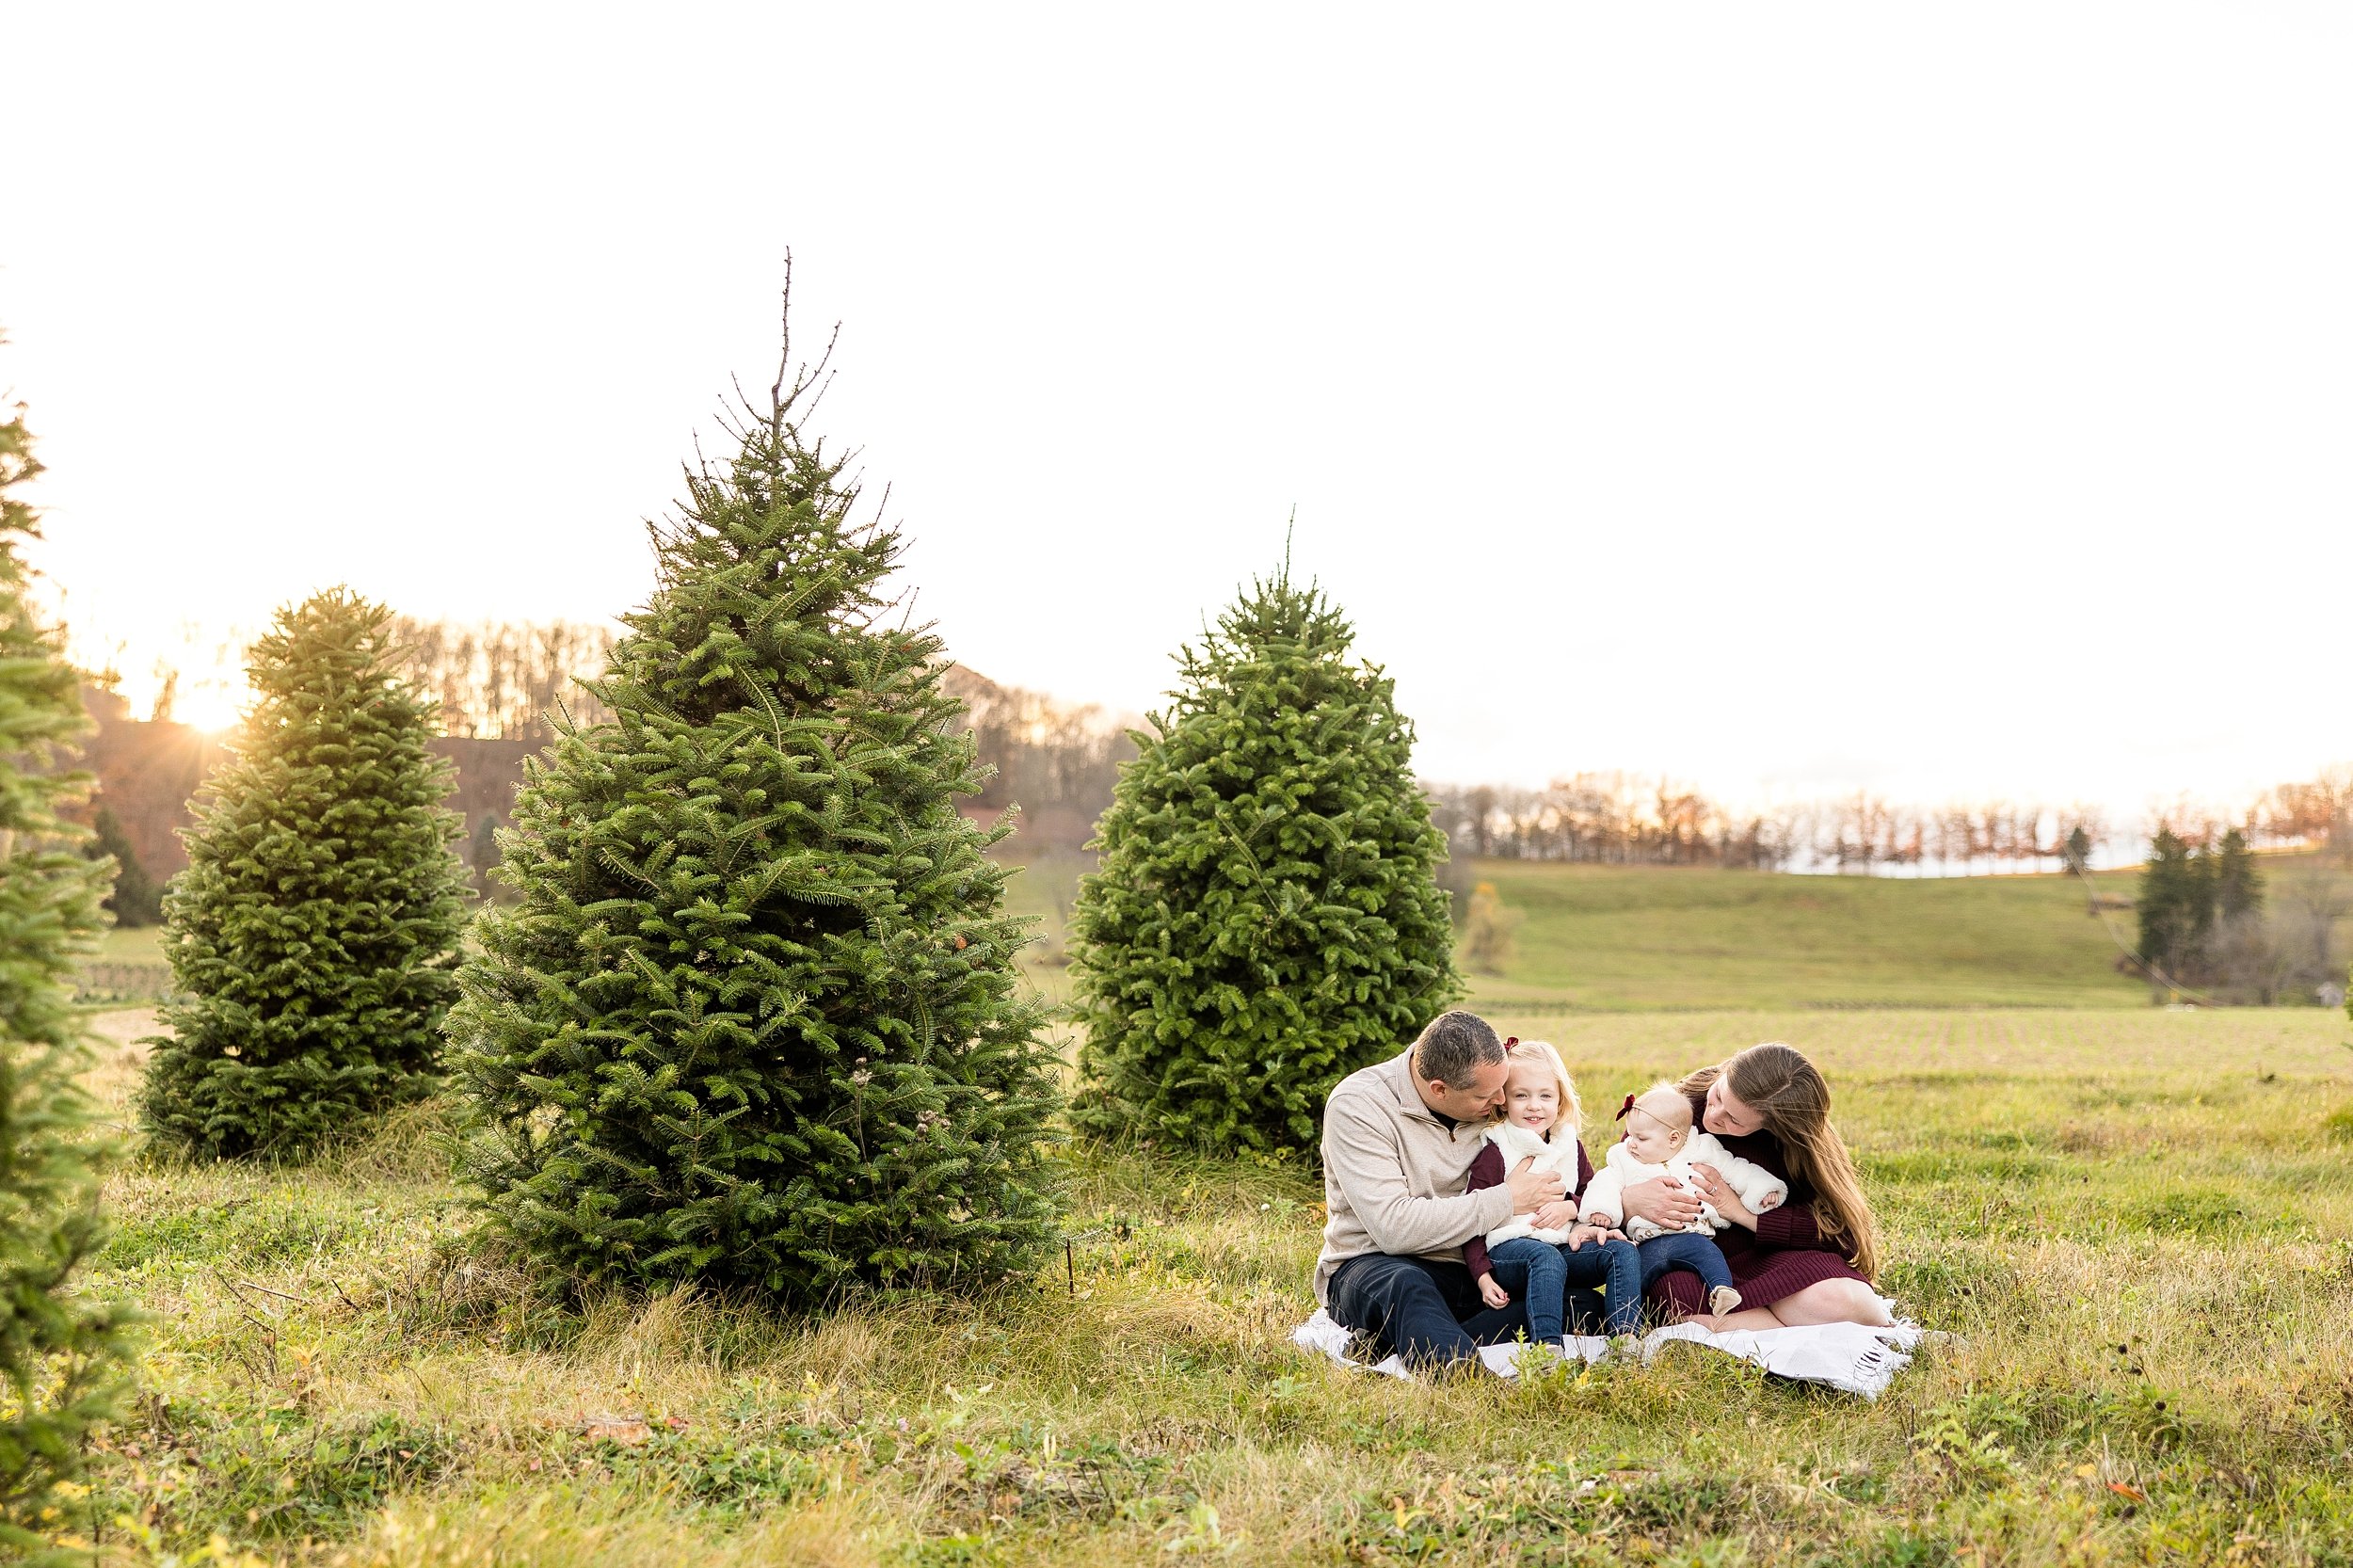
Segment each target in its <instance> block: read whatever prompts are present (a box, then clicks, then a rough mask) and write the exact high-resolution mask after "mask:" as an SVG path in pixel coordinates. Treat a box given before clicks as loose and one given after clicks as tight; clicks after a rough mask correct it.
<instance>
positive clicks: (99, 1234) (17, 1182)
mask: <svg viewBox="0 0 2353 1568" xmlns="http://www.w3.org/2000/svg"><path fill="white" fill-rule="evenodd" d="M39 472H40V464H39V463H38V462H37V461H36V460H35V459H34V457H33V453H32V438H31V436H30V434H29V433H28V432H27V431H26V429H25V424H24V415H23V414H22V413H19V414H18V415H17V416H16V417H15V418H14V419H12V420H10V421H9V422H8V423H7V424H0V1546H6V1547H8V1548H9V1550H10V1554H11V1558H12V1559H15V1558H24V1557H33V1558H38V1557H40V1556H41V1555H43V1553H44V1551H45V1548H46V1546H47V1545H48V1544H50V1543H51V1542H52V1541H53V1540H54V1537H55V1535H56V1527H55V1526H54V1524H49V1525H45V1524H44V1521H43V1518H42V1513H43V1510H44V1509H45V1508H46V1507H48V1506H49V1501H50V1497H51V1496H52V1493H53V1491H54V1489H55V1487H56V1483H57V1482H58V1481H60V1480H67V1479H70V1478H71V1477H72V1475H73V1474H74V1472H75V1470H76V1469H77V1467H78V1465H79V1463H80V1457H81V1452H82V1445H83V1439H84V1437H85V1435H86V1434H87V1433H88V1432H89V1431H90V1429H91V1428H93V1427H94V1426H96V1425H98V1424H99V1423H101V1422H102V1421H104V1420H105V1419H106V1418H107V1417H108V1416H110V1415H111V1414H112V1413H113V1411H114V1409H115V1404H116V1400H118V1399H119V1398H120V1391H121V1387H122V1384H123V1382H124V1369H125V1359H126V1356H127V1353H128V1350H127V1345H126V1335H127V1327H128V1324H129V1321H130V1314H129V1313H128V1312H127V1311H126V1310H125V1309H124V1308H122V1307H120V1306H119V1305H116V1304H110V1303H106V1302H99V1301H92V1300H90V1299H88V1298H87V1297H84V1296H81V1295H79V1294H78V1293H76V1292H75V1290H74V1289H73V1285H72V1281H73V1275H74V1274H75V1272H77V1271H78V1270H79V1269H80V1268H81V1266H82V1265H83V1264H84V1263H85V1262H87V1261H88V1259H89V1258H90V1257H91V1256H93V1255H94V1254H95V1253H96V1252H97V1251H98V1249H99V1247H100V1246H101V1245H102V1244H103V1243H104V1240H105V1225H104V1221H103V1220H102V1219H101V1217H100V1214H99V1210H98V1186H99V1180H100V1176H101V1173H102V1167H103V1164H104V1160H106V1158H107V1157H108V1156H109V1155H110V1154H111V1152H112V1151H111V1146H110V1145H108V1144H104V1143H100V1142H95V1141H93V1140H92V1138H91V1136H90V1124H91V1121H92V1119H93V1108H92V1107H91V1105H90V1103H89V1100H88V1096H85V1095H84V1094H83V1092H82V1090H81V1089H80V1087H79V1086H78V1084H77V1083H76V1081H75V1080H76V1075H77V1074H78V1073H79V1072H80V1071H81V1070H82V1068H83V1067H84V1066H86V1065H87V1064H88V1063H87V1055H86V1050H85V1048H84V1044H83V1039H82V1033H81V1030H80V1028H79V1026H78V1024H77V1023H76V1021H75V1018H74V1014H73V1011H72V990H71V983H72V972H73V960H74V957H75V954H76V953H77V952H80V951H82V950H83V949H85V948H86V947H87V946H88V943H89V941H90V939H91V938H92V937H93V936H95V935H96V933H97V931H98V929H99V926H100V922H101V916H100V914H99V910H98V899H99V894H100V893H101V892H102V891H103V890H104V885H105V878H106V873H107V871H108V870H109V868H108V867H106V866H105V865H104V863H103V862H93V861H91V860H89V859H88V858H87V857H86V856H82V855H80V854H77V853H75V850H74V848H73V846H72V835H71V832H70V830H68V829H67V828H66V827H65V826H64V825H63V824H61V823H60V822H59V821H58V819H57V815H56V808H57V807H58V806H59V805H60V804H62V803H64V802H65V801H67V800H68V799H69V798H71V797H72V795H73V794H74V793H76V792H79V791H80V790H81V789H83V788H84V787H86V786H87V784H88V780H87V779H86V778H83V777H81V776H77V775H69V774H61V773H56V772H52V771H50V770H49V767H48V764H49V763H50V762H51V761H52V760H54V757H55V754H56V750H57V748H58V747H59V746H60V745H61V744H64V743H66V742H68V741H70V740H72V738H73V737H74V736H75V735H77V734H79V733H80V732H81V730H82V728H83V727H84V725H85V724H86V722H87V720H86V718H85V716H84V714H83V712H82V700H81V686H80V681H79V678H78V677H77V676H76V675H75V674H74V672H73V671H72V668H70V667H69V666H68V665H67V664H65V662H64V661H63V660H62V659H61V658H59V657H58V653H57V647H56V639H55V637H54V636H53V635H52V634H50V633H48V632H45V631H44V630H43V629H42V628H41V626H40V622H39V620H38V618H37V617H36V616H35V615H34V613H33V610H32V607H31V605H30V604H29V603H28V602H27V600H26V592H25V589H26V581H25V569H24V563H23V561H22V560H21V559H20V558H19V556H18V554H17V548H18V544H19V541H21V540H24V539H27V538H34V537H38V536H39V533H40V530H39V520H38V518H37V517H36V516H35V514H34V512H33V509H32V506H31V505H30V504H29V503H27V502H25V501H24V499H22V497H21V496H20V495H12V494H10V493H8V492H9V491H11V490H12V489H14V488H16V487H17V486H19V485H21V484H23V483H24V482H25V481H27V480H29V479H31V478H32V477H33V476H34V475H35V474H37V473H39ZM59 1555H60V1557H62V1554H59Z"/></svg>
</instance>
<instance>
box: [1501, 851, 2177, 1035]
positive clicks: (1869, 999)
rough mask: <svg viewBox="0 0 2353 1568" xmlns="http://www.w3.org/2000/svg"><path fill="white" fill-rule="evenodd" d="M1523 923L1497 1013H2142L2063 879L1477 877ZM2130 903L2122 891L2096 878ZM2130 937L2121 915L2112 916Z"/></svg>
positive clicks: (2077, 894)
mask: <svg viewBox="0 0 2353 1568" xmlns="http://www.w3.org/2000/svg"><path fill="white" fill-rule="evenodd" d="M1476 873H1477V875H1478V876H1479V877H1480V878H1481V879H1482V880H1485V881H1490V882H1493V883H1494V884H1495V885H1496V889H1497V893H1498V894H1500V895H1501V897H1502V899H1503V903H1504V906H1505V907H1506V908H1507V909H1510V910H1512V911H1513V912H1515V913H1516V914H1517V915H1518V916H1519V917H1520V922H1521V923H1520V924H1519V927H1518V929H1517V931H1516V932H1515V933H1514V940H1513V955H1512V957H1511V959H1510V960H1509V962H1508V963H1507V964H1506V965H1505V966H1504V972H1503V973H1502V974H1500V975H1482V976H1479V977H1477V990H1476V993H1475V995H1476V996H1477V998H1478V1000H1480V1002H1481V1003H1482V1004H1484V1005H1487V1006H1492V1007H1508V1006H1511V1005H1513V1003H1518V1004H1521V1005H1522V1006H1530V1005H1534V1006H1543V1005H1546V1004H1550V1005H1561V1004H1566V1005H1568V1006H1573V1007H1577V1008H1594V1009H1601V1010H1605V1011H1624V1010H1632V1009H1644V1008H1658V1007H1699V1008H1714V1007H1727V1006H1769V1007H1770V1006H1781V1007H1808V1006H1841V1005H1844V1006H1855V1005H1865V1006H1881V1007H1885V1006H1899V1007H1900V1006H1913V1007H1957V1006H1958V1007H1971V1006H1988V1005H2004V1006H2041V1007H2116V1006H2123V1005H2130V1004H2132V1003H2135V1002H2142V1001H2145V1000H2147V996H2148V992H2147V987H2146V986H2145V985H2144V984H2142V983H2141V982H2139V981H2138V980H2137V979H2135V978H2133V977H2131V976H2129V975H2122V974H2119V973H2117V971H2116V968H2115V962H2116V958H2117V953H2118V949H2117V946H2116V943H2115V941H2114V940H2113V939H2112V938H2111V937H2110V936H2109V935H2108V932H2107V929H2106V928H2105V926H2104V925H2103V923H2102V922H2101V921H2100V920H2097V919H2094V918H2093V917H2092V916H2091V914H2090V912H2089V906H2088V904H2087V901H2086V899H2085V896H2084V890H2083V886H2082V884H2081V883H2080V882H2078V881H2076V880H2075V879H2074V878H2073V877H2072V876H1973V877H1930V878H1903V879H1898V878H1883V877H1863V876H1789V875H1781V874H1774V873H1771V872H1726V871H1714V870H1707V869H1700V868H1667V867H1654V866H1562V865H1545V864H1538V863H1531V862H1528V861H1512V860H1487V861H1481V862H1478V863H1477V866H1476ZM2106 880H2107V881H2108V882H2109V883H2110V884H2111V885H2112V888H2113V892H2114V894H2115V895H2116V896H2120V897H2129V896H2130V893H2131V886H2132V879H2131V877H2130V876H2119V877H2110V878H2107V879H2106ZM2111 918H2112V919H2114V920H2117V921H2118V923H2119V925H2120V928H2121V929H2122V930H2124V931H2125V932H2126V933H2127V934H2128V936H2129V935H2130V933H2131V932H2132V925H2133V921H2132V915H2131V913H2130V911H2125V912H2123V913H2121V914H2118V915H2112V916H2111Z"/></svg>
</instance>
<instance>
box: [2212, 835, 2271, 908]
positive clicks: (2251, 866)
mask: <svg viewBox="0 0 2353 1568" xmlns="http://www.w3.org/2000/svg"><path fill="white" fill-rule="evenodd" d="M2213 877H2214V907H2215V913H2216V915H2217V916H2218V917H2220V918H2221V919H2223V920H2236V919H2237V918H2238V917H2240V916H2242V915H2254V914H2260V913H2261V912H2262V910H2263V906H2264V873H2263V871H2262V869H2261V868H2260V867H2258V866H2257V865H2256V864H2255V853H2254V851H2253V850H2251V849H2249V848H2248V845H2247V835H2246V834H2245V833H2242V832H2241V831H2239V830H2238V829H2237V828H2235V827H2233V828H2232V829H2230V830H2229V831H2228V832H2226V833H2224V834H2223V835H2222V841H2221V842H2220V843H2219V844H2217V845H2216V846H2215V849H2214V855H2213Z"/></svg>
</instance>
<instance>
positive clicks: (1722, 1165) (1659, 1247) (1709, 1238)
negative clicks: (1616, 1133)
mask: <svg viewBox="0 0 2353 1568" xmlns="http://www.w3.org/2000/svg"><path fill="white" fill-rule="evenodd" d="M1618 1115H1619V1116H1620V1117H1621V1118H1622V1119H1623V1120H1624V1121H1625V1137H1624V1138H1623V1139H1622V1140H1620V1141H1619V1142H1618V1143H1615V1144H1610V1145H1609V1158H1608V1159H1607V1160H1604V1161H1603V1162H1602V1169H1601V1171H1600V1173H1599V1174H1597V1175H1596V1176H1594V1177H1593V1185H1592V1186H1590V1187H1588V1188H1586V1189H1585V1200H1584V1204H1585V1221H1586V1223H1587V1224H1596V1225H1611V1226H1615V1225H1618V1224H1620V1223H1621V1222H1623V1223H1624V1225H1625V1234H1626V1237H1627V1239H1628V1240H1632V1241H1633V1242H1634V1243H1635V1244H1636V1251H1637V1252H1639V1253H1640V1254H1641V1259H1642V1285H1643V1287H1644V1288H1649V1286H1650V1283H1651V1281H1653V1280H1655V1279H1657V1277H1658V1276H1659V1275H1660V1274H1663V1273H1666V1272H1668V1271H1670V1270H1673V1269H1689V1270H1690V1271H1691V1272H1693V1273H1695V1274H1697V1275H1699V1276H1700V1284H1701V1285H1703V1286H1704V1287H1705V1288H1706V1290H1707V1310H1708V1312H1709V1313H1710V1314H1711V1315H1712V1316H1715V1317H1719V1318H1721V1317H1722V1316H1723V1315H1724V1314H1725V1313H1727V1312H1730V1311H1733V1310H1734V1309H1735V1308H1737V1307H1738V1306H1739V1304H1740V1291H1739V1289H1738V1288H1737V1287H1736V1286H1735V1285H1734V1284H1733V1283H1732V1271H1731V1270H1730V1269H1729V1268H1727V1267H1726V1266H1725V1264H1724V1255H1723V1251H1722V1249H1721V1248H1720V1247H1718V1246H1717V1245H1716V1242H1715V1240H1714V1238H1715V1235H1716V1232H1718V1231H1719V1230H1721V1229H1722V1228H1723V1227H1724V1223H1725V1222H1724V1217H1723V1216H1722V1215H1721V1214H1720V1213H1718V1212H1717V1211H1716V1208H1715V1207H1714V1206H1713V1205H1711V1204H1706V1203H1703V1204H1701V1205H1700V1213H1699V1218H1698V1219H1696V1220H1693V1221H1692V1222H1691V1224H1690V1225H1689V1227H1688V1228H1687V1229H1684V1230H1679V1231H1675V1232H1673V1233H1668V1232H1664V1231H1661V1230H1660V1229H1659V1228H1658V1226H1657V1225H1656V1224H1652V1223H1651V1222H1650V1221H1648V1220H1644V1219H1641V1218H1639V1217H1638V1218H1635V1219H1631V1220H1629V1219H1627V1218H1626V1215H1625V1190H1626V1189H1627V1188H1628V1187H1630V1186H1632V1185H1633V1184H1635V1183H1636V1182H1640V1181H1648V1180H1649V1179H1650V1178H1651V1177H1653V1176H1673V1177H1674V1178H1675V1179H1676V1180H1678V1181H1680V1182H1682V1183H1683V1184H1684V1185H1685V1186H1686V1187H1696V1186H1697V1185H1698V1183H1697V1182H1695V1181H1694V1180H1693V1179H1692V1176H1691V1167H1692V1166H1694V1165H1705V1166H1707V1167H1708V1168H1709V1169H1710V1170H1712V1171H1714V1172H1715V1173H1716V1174H1717V1175H1719V1176H1722V1177H1723V1178H1724V1180H1725V1182H1726V1183H1727V1184H1728V1185H1729V1186H1730V1187H1731V1188H1732V1190H1733V1191H1734V1192H1737V1193H1738V1194H1739V1195H1740V1201H1741V1202H1742V1203H1744V1204H1747V1205H1748V1206H1749V1208H1750V1209H1751V1210H1752V1211H1753V1212H1755V1213H1759V1214H1762V1213H1763V1212H1765V1211H1766V1210H1767V1209H1769V1208H1779V1207H1780V1206H1781V1204H1782V1202H1783V1200H1785V1198H1787V1197H1788V1196H1789V1184H1788V1183H1787V1182H1785V1181H1783V1180H1781V1179H1780V1178H1779V1177H1776V1176H1769V1175H1768V1174H1767V1173H1766V1171H1765V1169H1764V1167H1762V1166H1760V1165H1757V1164H1755V1163H1753V1161H1750V1160H1743V1159H1741V1158H1740V1157H1739V1156H1738V1155H1737V1154H1734V1153H1732V1152H1730V1151H1729V1150H1727V1149H1726V1148H1725V1147H1724V1146H1723V1145H1722V1144H1720V1143H1718V1142H1717V1141H1716V1140H1715V1138H1714V1137H1713V1136H1712V1135H1711V1134H1709V1133H1707V1132H1705V1131H1704V1130H1702V1129H1701V1128H1696V1127H1694V1126H1692V1125H1691V1102H1690V1101H1689V1099H1687V1098H1685V1097H1684V1094H1683V1091H1682V1090H1680V1089H1677V1088H1676V1087H1675V1086H1674V1085H1673V1084H1671V1083H1660V1084H1657V1085H1655V1086H1654V1087H1652V1088H1650V1089H1647V1090H1645V1091H1643V1092H1642V1093H1641V1095H1639V1096H1628V1098H1627V1100H1626V1103H1625V1109H1624V1110H1622V1111H1620V1112H1618Z"/></svg>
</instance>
